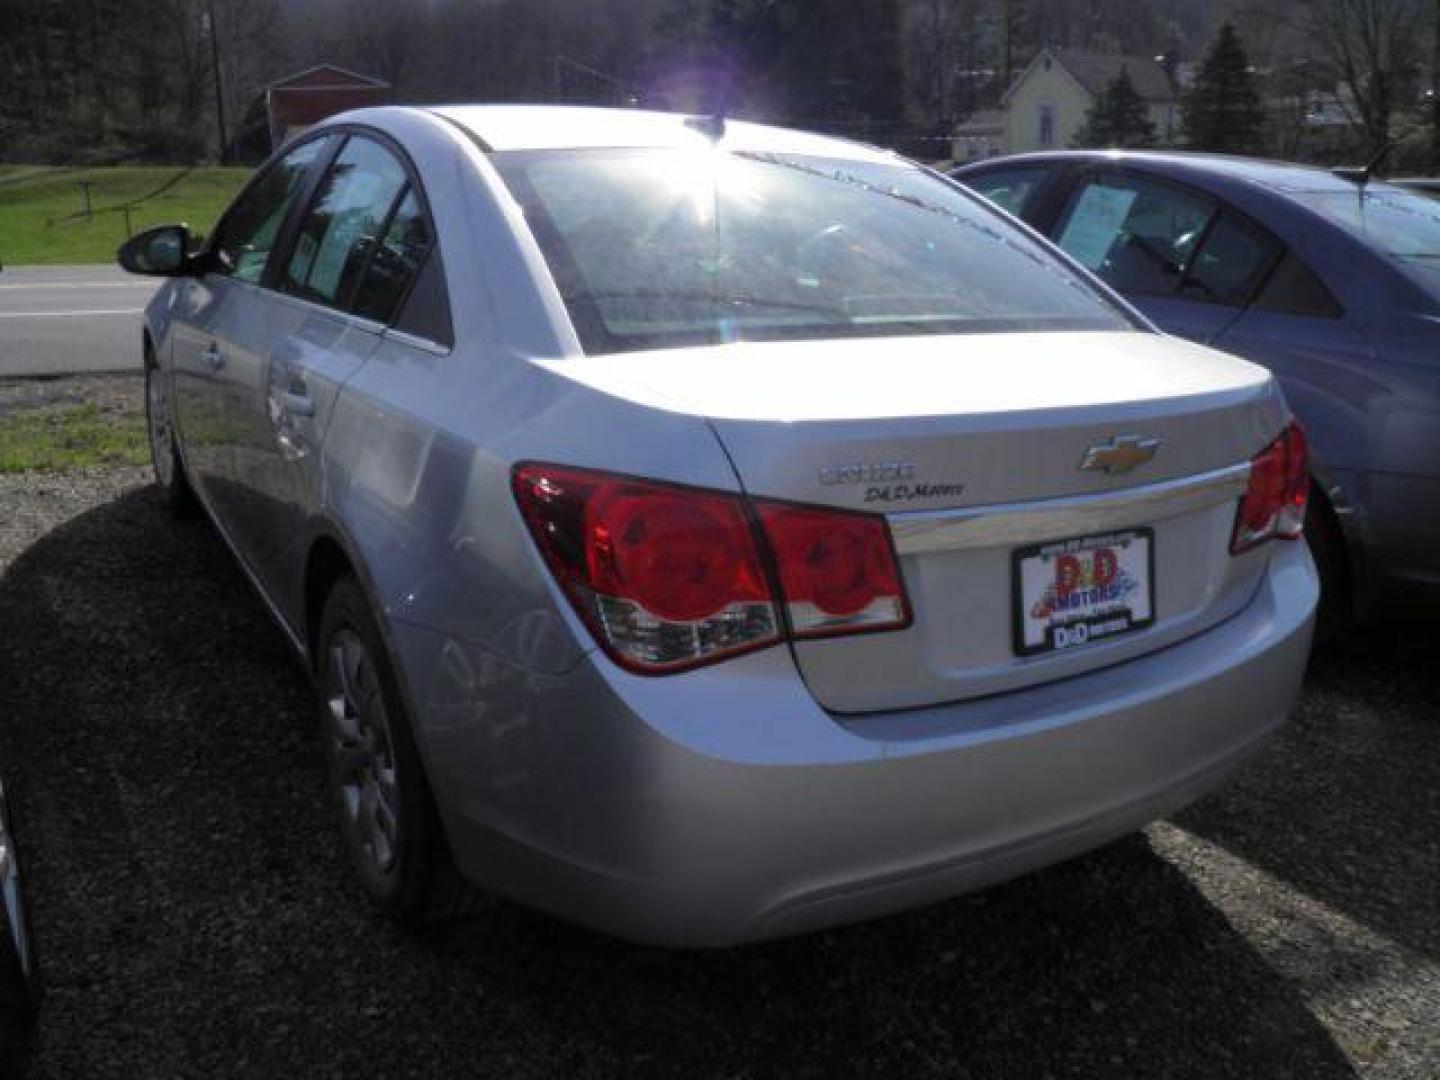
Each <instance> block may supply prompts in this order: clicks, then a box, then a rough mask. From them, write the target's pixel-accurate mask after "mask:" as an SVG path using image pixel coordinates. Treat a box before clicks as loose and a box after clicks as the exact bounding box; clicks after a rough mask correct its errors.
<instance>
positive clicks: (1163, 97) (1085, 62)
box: [1005, 48, 1178, 104]
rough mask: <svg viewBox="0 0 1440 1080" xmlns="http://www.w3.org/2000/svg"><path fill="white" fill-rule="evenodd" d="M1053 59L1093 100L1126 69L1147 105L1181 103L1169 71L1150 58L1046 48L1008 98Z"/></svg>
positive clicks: (1007, 94) (1032, 62) (1021, 76)
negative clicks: (1030, 75) (1041, 65)
mask: <svg viewBox="0 0 1440 1080" xmlns="http://www.w3.org/2000/svg"><path fill="white" fill-rule="evenodd" d="M1047 56H1048V57H1049V58H1051V59H1052V60H1054V61H1055V63H1057V64H1059V65H1060V66H1061V67H1063V68H1064V69H1065V70H1066V71H1068V72H1069V73H1070V74H1071V75H1073V76H1074V77H1075V81H1076V82H1078V83H1079V84H1080V85H1081V86H1082V87H1084V88H1085V90H1086V91H1087V92H1088V93H1089V94H1090V95H1091V96H1093V97H1099V96H1100V95H1101V94H1103V93H1104V92H1105V90H1106V88H1108V87H1109V85H1110V84H1111V83H1112V82H1114V81H1115V80H1116V78H1118V77H1119V75H1120V72H1121V70H1122V69H1123V70H1124V71H1125V72H1126V73H1127V74H1129V76H1130V82H1131V84H1132V85H1133V86H1134V87H1135V92H1136V93H1138V94H1139V95H1140V96H1141V97H1142V98H1144V99H1145V100H1146V101H1148V102H1151V103H1153V104H1168V103H1170V102H1173V101H1176V100H1178V95H1177V93H1176V90H1175V84H1174V82H1173V81H1172V80H1171V78H1170V76H1169V74H1167V73H1166V71H1165V69H1164V68H1163V67H1161V66H1160V64H1159V63H1158V62H1157V61H1156V60H1155V59H1154V58H1153V57H1149V56H1119V55H1113V54H1107V53H1091V52H1082V51H1080V50H1079V49H1057V48H1044V49H1041V50H1040V52H1039V54H1038V55H1037V56H1036V57H1035V59H1034V60H1032V61H1031V62H1030V65H1029V66H1028V67H1027V68H1026V69H1025V70H1024V71H1023V72H1021V73H1020V77H1019V78H1017V79H1016V80H1015V83H1014V85H1012V86H1011V89H1010V91H1007V92H1006V95H1005V96H1006V97H1007V98H1008V97H1009V96H1010V93H1012V92H1013V91H1014V87H1015V86H1018V85H1019V84H1020V82H1021V81H1023V80H1024V79H1025V78H1026V77H1027V76H1028V75H1029V74H1030V72H1031V71H1032V70H1033V69H1034V68H1035V66H1036V65H1037V64H1039V63H1040V62H1041V61H1042V60H1044V59H1045V58H1046V57H1047Z"/></svg>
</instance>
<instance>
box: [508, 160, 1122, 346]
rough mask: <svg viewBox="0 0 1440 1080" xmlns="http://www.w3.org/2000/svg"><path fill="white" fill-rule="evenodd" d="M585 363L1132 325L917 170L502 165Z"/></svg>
mask: <svg viewBox="0 0 1440 1080" xmlns="http://www.w3.org/2000/svg"><path fill="white" fill-rule="evenodd" d="M492 160H493V161H495V163H496V165H497V167H498V168H499V169H500V171H501V174H502V175H503V176H504V178H505V180H506V182H507V183H508V184H509V186H510V188H511V190H512V192H513V193H514V194H515V197H516V199H517V200H518V201H519V202H520V204H521V206H522V207H523V208H524V210H525V214H526V218H527V220H528V221H529V223H530V226H531V228H532V230H533V231H534V233H535V236H536V239H537V241H538V242H539V244H540V248H541V250H542V252H543V253H544V254H545V257H546V259H547V261H548V262H549V265H550V269H551V272H552V274H553V275H554V278H555V281H556V284H557V285H558V287H559V289H560V292H561V295H562V296H563V298H564V300H565V303H566V305H567V308H568V309H569V312H570V315H571V319H572V321H573V322H574V324H575V327H576V331H577V333H578V334H579V336H580V338H581V342H582V344H583V345H584V347H585V349H586V351H587V352H613V351H621V350H626V349H643V348H656V347H663V346H665V345H682V344H704V343H719V342H727V341H738V340H776V339H782V338H835V337H860V336H882V335H900V334H918V333H961V332H965V331H972V330H975V331H978V330H1001V329H1012V330H1047V329H1107V330H1115V329H1127V328H1129V327H1130V326H1131V324H1130V322H1129V321H1128V320H1127V319H1126V317H1125V316H1124V315H1123V314H1122V313H1121V312H1120V311H1118V310H1117V309H1116V308H1115V307H1113V306H1112V305H1111V304H1110V303H1109V302H1108V301H1107V300H1105V299H1104V298H1103V297H1102V296H1101V295H1100V294H1098V293H1097V292H1096V291H1095V290H1094V289H1092V288H1090V287H1089V286H1088V285H1087V284H1086V283H1085V282H1084V281H1082V280H1081V279H1080V278H1079V277H1078V276H1077V275H1075V274H1074V273H1073V272H1071V271H1070V270H1069V268H1067V267H1066V266H1065V265H1064V264H1063V263H1061V262H1060V261H1059V260H1056V259H1054V258H1052V257H1051V256H1050V255H1049V254H1048V253H1047V252H1046V251H1045V250H1044V249H1043V248H1042V247H1040V246H1039V245H1038V244H1036V243H1034V242H1032V241H1031V240H1030V239H1029V238H1028V237H1027V236H1025V235H1024V234H1023V233H1022V232H1020V231H1019V230H1017V229H1016V228H1014V227H1013V226H1012V225H1009V224H1008V223H1006V222H1005V221H1004V220H1003V219H1002V218H1000V217H999V216H998V215H996V214H994V213H992V212H991V211H989V210H988V209H986V208H985V206H984V205H983V204H981V203H979V202H977V201H976V200H974V199H972V198H969V197H967V196H966V195H965V194H964V193H963V192H961V191H959V190H957V189H956V188H955V187H953V186H952V185H950V184H947V183H945V182H944V181H943V180H941V179H939V178H936V177H933V176H930V175H928V174H926V173H925V172H923V171H921V170H920V169H917V168H914V167H911V166H907V165H903V164H899V163H897V164H894V165H890V164H879V163H865V162H856V161H840V160H830V159H821V158H808V157H799V156H790V155H779V154H758V153H741V152H727V151H722V150H712V149H710V148H708V147H707V148H704V149H699V150H618V151H617V150H565V151H534V152H515V153H502V154H496V155H494V156H493V158H492Z"/></svg>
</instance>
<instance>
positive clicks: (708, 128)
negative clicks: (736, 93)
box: [685, 83, 730, 143]
mask: <svg viewBox="0 0 1440 1080" xmlns="http://www.w3.org/2000/svg"><path fill="white" fill-rule="evenodd" d="M729 111H730V87H729V86H727V85H724V84H723V83H722V84H721V85H720V86H719V87H718V88H717V89H716V92H715V108H713V109H711V110H710V115H709V116H689V117H686V118H685V126H686V127H688V128H689V129H690V130H691V131H698V132H699V133H700V134H701V135H704V136H705V138H707V139H709V140H710V141H711V142H712V143H718V142H719V141H720V140H721V139H723V138H725V114H726V113H728V112H729Z"/></svg>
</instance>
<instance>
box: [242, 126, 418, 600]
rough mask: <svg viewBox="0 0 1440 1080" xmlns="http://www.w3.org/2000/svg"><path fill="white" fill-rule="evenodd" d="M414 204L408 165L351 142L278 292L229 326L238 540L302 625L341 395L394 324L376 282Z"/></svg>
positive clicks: (312, 208) (282, 272) (303, 228)
mask: <svg viewBox="0 0 1440 1080" xmlns="http://www.w3.org/2000/svg"><path fill="white" fill-rule="evenodd" d="M415 205H416V197H415V196H414V194H413V188H412V185H411V183H410V179H409V177H408V175H407V173H406V170H405V168H404V166H403V165H402V164H401V162H400V160H399V158H398V157H397V156H396V155H395V154H394V153H392V152H391V151H390V150H389V149H387V148H386V147H385V146H382V145H381V144H380V142H379V141H377V140H375V139H372V138H369V137H367V136H364V135H360V134H354V135H351V136H349V137H348V138H347V140H346V142H345V143H344V145H343V146H342V147H341V148H340V150H339V152H338V153H337V154H336V155H335V157H334V159H333V161H332V162H331V163H330V164H329V166H328V167H327V169H326V171H325V174H324V176H323V177H322V179H321V180H320V182H319V184H318V186H317V187H316V188H315V192H314V195H313V197H312V199H311V201H310V204H309V206H308V207H307V208H306V210H305V212H304V214H303V216H302V218H301V220H300V222H299V225H298V228H297V230H296V232H295V237H294V241H293V243H291V244H289V245H288V246H287V250H286V252H285V254H284V262H283V264H282V265H281V266H280V268H279V270H278V273H277V276H276V279H275V288H274V289H273V290H266V291H265V292H263V293H259V294H257V296H256V297H255V298H254V308H253V310H248V311H245V312H244V313H243V317H237V318H236V319H235V320H234V322H233V324H231V325H230V326H228V327H227V329H228V331H229V332H228V334H227V341H228V342H229V343H230V348H231V350H232V352H231V357H230V360H229V365H230V367H231V369H232V371H231V380H232V387H233V390H234V396H233V397H232V399H231V401H232V407H233V410H234V425H233V427H234V434H235V452H234V458H233V461H234V472H233V477H234V481H235V485H236V488H237V491H238V493H239V507H240V510H239V513H238V514H237V517H236V528H235V535H234V537H233V539H234V541H235V543H236V545H237V546H238V547H240V548H241V550H242V551H243V553H244V555H245V558H246V561H247V562H248V563H249V565H250V567H251V569H252V571H253V572H254V573H255V574H256V576H257V577H258V578H259V579H260V581H261V584H262V585H263V586H264V588H265V590H266V593H267V594H268V595H269V597H270V599H271V601H272V602H273V603H274V604H275V605H276V606H277V608H279V609H280V612H281V614H282V615H283V616H285V618H286V619H287V620H288V621H290V622H291V624H292V626H295V627H298V626H300V625H301V624H302V623H303V612H302V610H301V608H302V598H301V586H300V579H301V577H302V570H303V560H304V552H305V542H306V540H307V539H308V529H307V527H308V523H309V521H310V518H311V516H312V514H313V513H314V512H315V510H316V509H317V508H318V506H319V505H320V503H321V501H322V499H323V491H322V488H321V484H322V476H321V472H320V469H319V456H318V453H317V451H318V449H319V445H320V441H321V439H322V438H323V436H324V432H325V428H326V424H327V423H328V420H329V416H330V412H331V409H332V407H333V405H334V401H335V396H336V394H337V392H338V391H339V389H340V388H341V387H342V386H344V384H345V383H346V381H348V380H349V379H350V378H351V377H352V376H353V375H354V373H355V372H356V371H357V370H358V369H359V367H360V365H362V364H364V363H365V361H366V359H367V358H368V357H369V356H370V354H371V353H372V352H374V350H375V348H376V346H377V345H378V344H379V341H380V335H381V334H382V333H383V331H384V329H385V325H386V322H387V320H388V319H389V318H390V316H391V314H392V312H391V310H390V309H389V308H388V307H387V306H386V305H385V304H384V303H379V302H377V294H376V289H375V287H374V284H373V283H374V281H375V280H376V279H377V278H379V277H384V276H385V275H387V274H391V275H393V273H394V272H395V266H394V260H392V259H391V258H389V257H388V253H389V252H390V250H391V248H392V247H393V246H394V243H395V238H394V234H395V233H396V231H397V230H400V231H402V232H403V230H404V228H405V227H406V226H405V224H404V221H405V219H406V213H407V208H410V207H414V206H415ZM382 291H383V290H382ZM236 312H237V316H238V315H239V313H240V312H241V308H240V306H238V305H237V307H236Z"/></svg>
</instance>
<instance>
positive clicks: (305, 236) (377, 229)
mask: <svg viewBox="0 0 1440 1080" xmlns="http://www.w3.org/2000/svg"><path fill="white" fill-rule="evenodd" d="M405 184H406V176H405V169H404V167H403V166H402V165H401V164H400V162H399V161H397V160H396V159H395V157H394V155H393V154H391V153H390V152H389V151H388V150H386V149H385V148H384V147H382V146H381V145H380V144H379V143H377V142H375V141H374V140H372V139H366V138H362V137H360V136H353V137H351V138H350V139H349V141H347V142H346V144H345V146H344V148H343V149H342V150H341V151H340V153H339V154H337V155H336V157H335V160H334V161H333V162H332V163H331V164H330V167H329V168H328V169H327V170H325V177H324V179H323V180H322V181H321V182H320V188H319V190H318V191H317V192H316V193H315V199H314V202H313V203H312V204H311V206H310V210H309V212H308V213H307V214H306V215H305V220H304V222H303V223H302V224H301V226H300V232H299V234H298V235H297V236H296V238H295V245H294V247H293V249H292V250H291V252H290V258H289V260H288V262H287V263H286V265H285V272H284V274H283V275H282V276H281V281H280V287H281V288H282V289H284V290H285V291H286V292H290V293H294V294H295V295H296V296H301V297H304V298H305V299H307V300H314V301H316V302H317V303H321V304H328V305H331V306H334V307H340V308H344V307H347V306H348V305H349V303H350V300H351V297H352V296H353V295H354V292H355V290H356V288H357V287H358V286H359V284H360V280H361V278H362V277H363V276H364V274H365V271H366V268H367V267H368V265H369V262H370V256H371V254H372V252H373V251H374V250H375V248H376V246H377V244H378V241H379V237H380V233H381V230H382V229H383V228H384V227H385V224H386V222H387V221H388V220H389V218H390V212H391V210H392V209H393V208H394V206H395V203H396V200H397V198H398V196H399V195H400V192H401V189H402V188H404V187H405Z"/></svg>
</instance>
